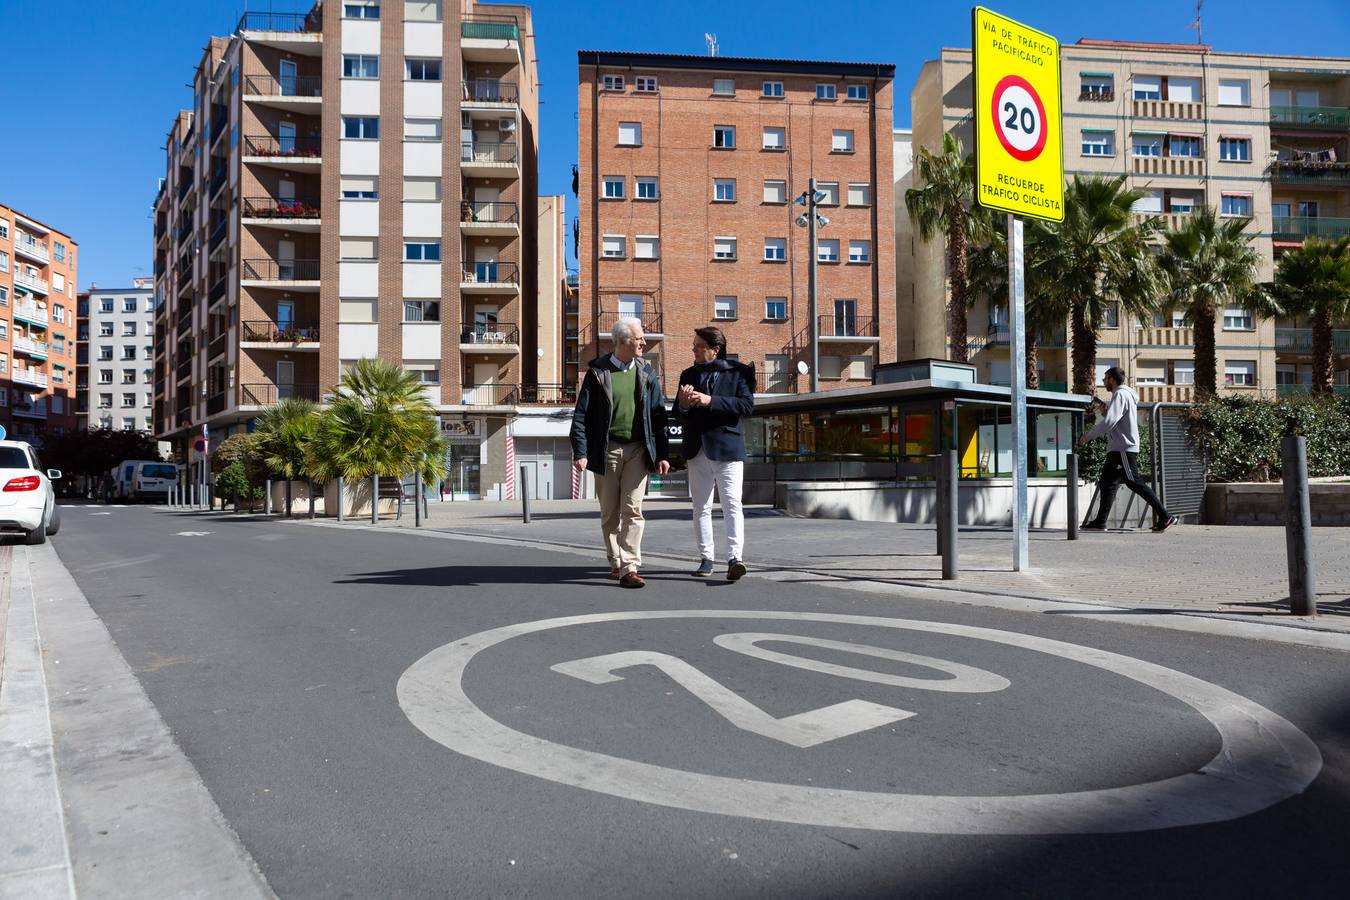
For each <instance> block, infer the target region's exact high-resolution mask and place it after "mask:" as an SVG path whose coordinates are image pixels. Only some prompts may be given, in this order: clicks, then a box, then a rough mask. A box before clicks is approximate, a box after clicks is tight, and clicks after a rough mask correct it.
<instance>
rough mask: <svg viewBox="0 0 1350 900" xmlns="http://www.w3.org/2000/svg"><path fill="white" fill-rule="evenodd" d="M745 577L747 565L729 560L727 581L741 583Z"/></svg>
mask: <svg viewBox="0 0 1350 900" xmlns="http://www.w3.org/2000/svg"><path fill="white" fill-rule="evenodd" d="M744 575H745V563H743V562H741V561H740V560H739V559H729V560H727V581H740V580H741V578H742V577H743V576H744Z"/></svg>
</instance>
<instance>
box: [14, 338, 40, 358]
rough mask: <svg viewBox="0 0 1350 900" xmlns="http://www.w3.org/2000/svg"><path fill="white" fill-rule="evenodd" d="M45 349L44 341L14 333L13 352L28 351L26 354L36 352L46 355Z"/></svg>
mask: <svg viewBox="0 0 1350 900" xmlns="http://www.w3.org/2000/svg"><path fill="white" fill-rule="evenodd" d="M47 350H48V346H47V342H46V341H35V340H33V339H32V338H30V337H24V336H23V335H20V334H16V335H14V352H15V353H28V354H36V355H38V356H46V355H47Z"/></svg>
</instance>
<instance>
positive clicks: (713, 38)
mask: <svg viewBox="0 0 1350 900" xmlns="http://www.w3.org/2000/svg"><path fill="white" fill-rule="evenodd" d="M703 43H705V44H707V45H708V55H709V56H716V55H717V35H715V34H711V33H709V32H707V31H705V32H703Z"/></svg>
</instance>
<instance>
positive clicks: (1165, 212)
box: [896, 40, 1350, 401]
mask: <svg viewBox="0 0 1350 900" xmlns="http://www.w3.org/2000/svg"><path fill="white" fill-rule="evenodd" d="M1061 57H1062V74H1061V83H1062V85H1063V88H1062V89H1063V97H1062V104H1063V111H1064V120H1063V121H1064V164H1065V171H1066V176H1067V177H1069V178H1072V177H1073V176H1074V175H1076V174H1077V175H1088V174H1101V175H1125V176H1127V179H1128V184H1129V185H1130V186H1131V187H1133V188H1135V189H1136V190H1139V191H1142V192H1143V194H1144V198H1143V199H1142V200H1140V201H1139V202H1138V203H1137V204H1136V206H1135V211H1136V214H1137V215H1138V216H1140V217H1145V216H1162V217H1163V219H1164V221H1165V223H1166V224H1167V225H1168V226H1169V227H1177V226H1179V225H1180V224H1182V223H1183V222H1184V221H1185V217H1186V216H1187V215H1189V214H1191V213H1192V212H1194V211H1195V210H1196V209H1198V208H1199V207H1201V206H1210V207H1213V208H1214V209H1215V210H1216V211H1217V212H1218V214H1219V215H1220V216H1224V217H1251V219H1252V224H1251V227H1250V230H1251V231H1252V232H1254V233H1255V234H1256V235H1257V240H1256V244H1255V246H1256V249H1257V250H1258V252H1259V254H1260V257H1261V263H1260V269H1259V272H1258V277H1259V278H1260V279H1261V280H1263V281H1264V280H1269V279H1270V278H1272V277H1273V274H1274V262H1275V260H1276V259H1277V258H1278V255H1279V254H1280V253H1281V252H1283V251H1284V250H1286V249H1288V248H1290V247H1295V246H1298V245H1299V244H1301V243H1302V241H1303V239H1304V238H1305V237H1306V236H1308V235H1344V234H1347V233H1350V162H1347V160H1350V155H1347V154H1350V146H1348V145H1347V139H1350V109H1347V106H1350V59H1327V58H1313V57H1274V56H1262V55H1256V54H1240V53H1216V52H1214V51H1213V50H1212V48H1210V47H1208V46H1206V45H1200V44H1146V43H1131V42H1122V41H1095V40H1083V41H1079V42H1078V43H1076V44H1068V45H1065V46H1063V48H1062V50H1061ZM912 102H913V116H914V142H915V145H916V147H918V146H923V147H928V148H930V149H936V148H938V147H939V146H940V144H941V140H942V134H943V132H944V131H951V132H953V133H955V134H956V135H957V136H958V137H959V138H960V139H961V141H962V143H963V145H964V146H965V147H966V148H967V149H970V148H973V146H974V132H973V125H972V118H971V108H970V105H971V57H970V51H969V50H961V49H944V50H943V51H942V52H941V55H940V56H939V58H938V59H936V60H931V61H929V62H927V63H926V64H925V65H924V67H923V69H922V71H921V73H920V75H919V80H918V82H917V84H916V85H915V87H914V92H913V96H912ZM903 206H904V198H903V196H902V195H899V194H897V206H896V210H897V218H899V217H900V216H903V215H904V211H903ZM904 287H905V286H904V285H903V284H902V285H901V287H900V290H901V291H902V292H903V290H904ZM913 289H914V294H915V304H914V340H915V344H916V347H917V352H916V353H915V355H916V356H946V355H947V351H948V349H949V347H948V343H947V335H946V320H945V307H946V296H947V295H946V291H947V288H946V281H945V260H944V258H943V244H942V241H940V240H935V241H931V242H927V243H919V244H916V246H915V268H914V282H913ZM1100 324H1101V329H1100V333H1099V334H1100V337H1099V343H1098V346H1097V369H1098V380H1099V381H1100V373H1101V372H1102V371H1104V370H1105V369H1106V368H1107V367H1109V366H1113V365H1119V366H1121V367H1122V368H1123V369H1124V370H1125V372H1126V375H1127V377H1128V378H1129V379H1130V381H1131V382H1132V383H1134V384H1136V385H1137V386H1138V387H1139V394H1140V397H1141V399H1142V400H1144V401H1189V400H1191V399H1192V391H1193V382H1194V366H1193V352H1194V345H1193V339H1192V334H1191V329H1190V328H1188V327H1186V326H1185V323H1184V322H1183V321H1182V320H1181V318H1180V316H1179V315H1178V316H1175V317H1173V316H1169V315H1166V314H1162V313H1159V314H1155V315H1152V316H1150V317H1148V319H1147V320H1146V321H1138V320H1135V319H1133V318H1132V317H1130V316H1128V315H1126V314H1125V313H1123V312H1121V311H1120V310H1119V309H1118V308H1116V309H1112V310H1110V311H1109V312H1108V315H1107V318H1106V320H1105V321H1103V322H1102V323H1100ZM1304 324H1305V323H1300V322H1297V321H1285V320H1280V321H1275V320H1270V319H1262V318H1260V317H1257V316H1254V315H1253V314H1252V313H1251V312H1250V311H1249V310H1244V309H1225V310H1221V311H1220V312H1219V321H1218V322H1217V326H1218V334H1217V352H1218V373H1217V374H1218V382H1219V385H1220V389H1221V390H1222V391H1226V392H1231V393H1263V394H1268V395H1273V394H1275V393H1277V392H1295V391H1298V390H1300V389H1305V387H1304V386H1306V385H1307V384H1308V383H1310V381H1311V368H1310V363H1311V356H1310V345H1311V339H1310V336H1309V335H1310V332H1309V331H1308V330H1307V329H1306V328H1303V327H1302V326H1303V325H1304ZM969 334H970V338H969V349H970V351H971V361H972V362H974V363H976V364H977V365H979V366H980V368H981V371H982V374H983V377H985V378H987V379H988V380H990V381H993V382H995V383H1007V381H1008V379H1009V369H1008V366H1009V358H1010V357H1009V351H1008V323H1007V315H1006V312H1005V311H1004V309H1003V308H1001V307H1000V306H998V305H994V306H992V307H991V305H990V304H989V303H987V302H986V301H985V300H983V299H981V300H980V301H979V302H977V305H976V306H975V308H974V309H972V311H971V313H970V319H969ZM1338 335H1339V337H1338V340H1339V341H1341V344H1342V346H1343V347H1344V349H1347V350H1350V332H1348V331H1339V332H1338ZM1039 356H1040V360H1041V362H1042V364H1043V366H1044V369H1043V372H1042V378H1043V381H1042V387H1044V388H1048V389H1064V387H1065V385H1066V383H1067V382H1068V381H1069V348H1068V345H1067V340H1066V335H1065V334H1064V333H1063V332H1057V333H1055V334H1052V335H1049V336H1046V340H1045V341H1044V342H1043V343H1041V344H1040V346H1039ZM1348 379H1350V373H1347V372H1346V370H1345V369H1344V368H1342V369H1341V371H1340V372H1339V373H1338V375H1337V380H1338V382H1340V383H1346V382H1347V380H1348Z"/></svg>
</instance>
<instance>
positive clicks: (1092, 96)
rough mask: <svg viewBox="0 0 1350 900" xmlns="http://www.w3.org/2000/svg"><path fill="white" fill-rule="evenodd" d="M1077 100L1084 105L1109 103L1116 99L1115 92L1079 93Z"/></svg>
mask: <svg viewBox="0 0 1350 900" xmlns="http://www.w3.org/2000/svg"><path fill="white" fill-rule="evenodd" d="M1078 99H1079V100H1082V101H1084V102H1086V103H1094V102H1096V103H1109V102H1111V101H1112V100H1115V99H1116V92H1115V91H1079V92H1078Z"/></svg>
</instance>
